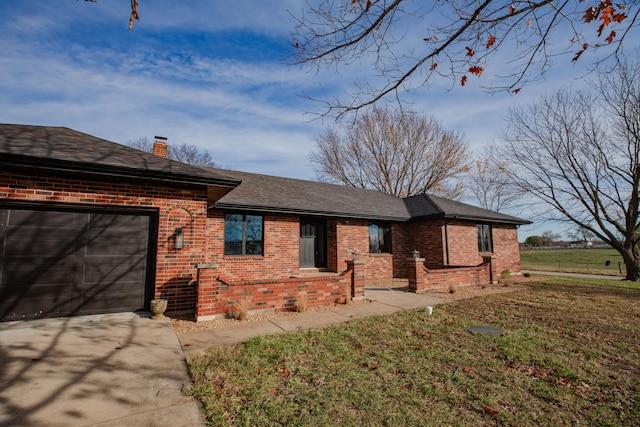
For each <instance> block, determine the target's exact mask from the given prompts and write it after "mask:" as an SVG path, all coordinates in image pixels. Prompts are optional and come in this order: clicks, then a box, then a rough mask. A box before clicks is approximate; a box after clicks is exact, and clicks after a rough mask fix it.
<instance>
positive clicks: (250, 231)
mask: <svg viewBox="0 0 640 427" xmlns="http://www.w3.org/2000/svg"><path fill="white" fill-rule="evenodd" d="M263 247H264V234H263V220H262V215H245V214H237V213H229V214H225V215H224V254H225V255H263Z"/></svg>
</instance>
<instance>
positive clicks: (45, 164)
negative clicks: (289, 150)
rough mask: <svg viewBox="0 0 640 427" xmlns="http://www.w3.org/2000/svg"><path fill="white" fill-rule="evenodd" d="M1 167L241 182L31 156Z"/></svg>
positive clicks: (5, 160) (7, 160)
mask: <svg viewBox="0 0 640 427" xmlns="http://www.w3.org/2000/svg"><path fill="white" fill-rule="evenodd" d="M0 165H3V166H6V167H8V168H23V167H24V168H30V169H40V170H46V171H58V172H72V173H83V174H90V175H99V176H116V177H120V178H129V179H147V180H152V181H161V182H167V183H174V184H175V183H180V184H190V185H216V186H222V187H231V188H235V187H237V186H238V185H239V184H240V180H235V179H225V178H204V177H197V176H191V175H183V174H178V173H175V172H162V171H150V170H141V169H135V168H123V167H117V166H109V165H96V164H93V163H80V162H71V161H66V160H55V159H47V158H39V157H30V156H19V155H8V156H7V155H4V156H2V157H1V158H0Z"/></svg>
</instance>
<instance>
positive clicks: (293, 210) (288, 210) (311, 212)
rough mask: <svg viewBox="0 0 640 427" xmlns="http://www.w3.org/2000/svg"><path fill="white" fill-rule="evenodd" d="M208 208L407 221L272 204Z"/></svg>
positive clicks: (230, 205)
mask: <svg viewBox="0 0 640 427" xmlns="http://www.w3.org/2000/svg"><path fill="white" fill-rule="evenodd" d="M208 209H229V210H238V211H250V212H269V213H281V214H294V215H306V216H321V217H331V218H349V219H366V220H375V221H396V222H406V221H409V219H410V218H409V217H408V216H406V217H400V216H391V215H369V214H361V213H356V212H333V211H321V210H311V209H297V208H286V207H274V206H258V205H241V204H235V203H219V202H218V203H215V204H213V205H211V206H209V208H208Z"/></svg>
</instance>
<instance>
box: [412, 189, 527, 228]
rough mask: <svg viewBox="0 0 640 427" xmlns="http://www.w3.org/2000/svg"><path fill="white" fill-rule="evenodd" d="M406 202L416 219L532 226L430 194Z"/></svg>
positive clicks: (511, 217) (519, 220) (514, 218)
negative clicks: (445, 219)
mask: <svg viewBox="0 0 640 427" xmlns="http://www.w3.org/2000/svg"><path fill="white" fill-rule="evenodd" d="M404 201H405V205H406V206H407V210H408V211H409V214H410V215H411V217H412V218H415V219H435V218H455V219H466V220H472V221H486V222H494V223H503V224H515V225H524V224H531V221H527V220H524V219H520V218H516V217H514V216H511V215H506V214H502V213H499V212H493V211H489V210H486V209H482V208H479V207H477V206H472V205H468V204H466V203H461V202H456V201H453V200H449V199H445V198H443V197H438V196H434V195H430V194H419V195H417V196H412V197H407V198H406V199H404Z"/></svg>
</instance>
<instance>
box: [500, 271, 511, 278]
mask: <svg viewBox="0 0 640 427" xmlns="http://www.w3.org/2000/svg"><path fill="white" fill-rule="evenodd" d="M500 278H501V279H504V280H506V279H511V270H502V273H500Z"/></svg>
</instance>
